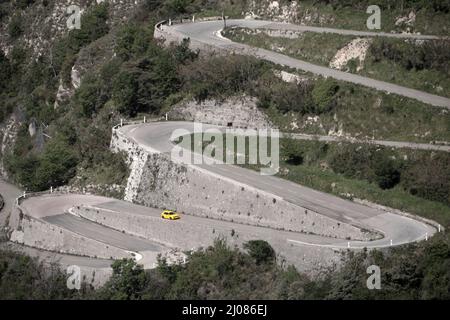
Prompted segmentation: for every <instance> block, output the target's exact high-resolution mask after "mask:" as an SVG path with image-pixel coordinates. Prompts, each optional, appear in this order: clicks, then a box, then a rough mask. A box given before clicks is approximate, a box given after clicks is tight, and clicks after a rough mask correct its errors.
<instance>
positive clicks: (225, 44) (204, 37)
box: [162, 20, 450, 109]
mask: <svg viewBox="0 0 450 320" xmlns="http://www.w3.org/2000/svg"><path fill="white" fill-rule="evenodd" d="M227 26H228V27H234V26H235V27H244V28H252V29H254V28H266V29H274V30H275V29H276V30H294V31H310V32H327V33H335V34H342V35H354V36H384V37H392V38H403V39H406V38H409V39H418V40H424V39H436V37H434V36H425V35H414V34H390V33H376V32H363V31H352V30H339V29H331V28H318V27H306V26H296V25H291V24H285V23H274V22H272V21H263V20H228V21H227ZM223 27H224V23H223V21H204V22H195V23H186V24H178V25H173V26H165V25H163V26H162V28H163V30H164V31H165V32H168V33H171V34H172V35H173V36H175V37H177V38H178V39H183V38H190V39H191V40H195V41H196V42H199V43H202V44H204V45H207V46H210V47H212V48H217V49H221V50H226V51H231V52H239V53H242V54H247V55H253V56H255V57H257V58H260V59H264V60H267V61H270V62H273V63H276V64H280V65H284V66H287V67H291V68H294V69H299V70H303V71H307V72H311V73H314V74H318V75H321V76H324V77H332V78H335V79H337V80H342V81H346V82H351V83H355V84H359V85H363V86H366V87H370V88H374V89H377V90H381V91H385V92H388V93H394V94H398V95H400V96H404V97H408V98H412V99H416V100H419V101H421V102H424V103H426V104H430V105H433V106H437V107H444V108H447V109H450V99H449V98H445V97H441V96H437V95H433V94H430V93H426V92H423V91H419V90H415V89H411V88H406V87H402V86H399V85H396V84H392V83H388V82H384V81H379V80H374V79H370V78H366V77H362V76H359V75H355V74H351V73H348V72H343V71H339V70H335V69H330V68H326V67H322V66H318V65H315V64H312V63H309V62H305V61H302V60H298V59H295V58H291V57H288V56H286V55H283V54H280V53H276V52H273V51H270V50H265V49H261V48H255V47H251V46H248V45H245V44H241V43H236V42H232V41H231V40H229V39H227V38H224V37H223V36H221V30H222V29H223Z"/></svg>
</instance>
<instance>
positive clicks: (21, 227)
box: [10, 206, 132, 259]
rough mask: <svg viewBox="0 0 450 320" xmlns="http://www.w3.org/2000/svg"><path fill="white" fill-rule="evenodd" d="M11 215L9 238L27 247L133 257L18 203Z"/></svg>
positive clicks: (82, 253)
mask: <svg viewBox="0 0 450 320" xmlns="http://www.w3.org/2000/svg"><path fill="white" fill-rule="evenodd" d="M11 217H12V219H10V228H11V229H12V230H11V235H10V240H11V241H12V242H15V243H19V244H23V245H26V246H29V247H33V248H37V249H43V250H48V251H54V252H59V253H66V254H73V255H80V256H86V257H93V258H102V259H111V258H114V259H122V258H132V256H131V254H130V253H127V252H126V251H125V250H123V249H119V248H116V247H113V246H110V245H107V244H104V243H102V242H99V241H96V240H93V239H89V238H86V237H83V236H81V235H79V234H76V233H74V232H71V231H69V230H66V229H64V228H60V227H58V226H56V225H53V224H49V223H47V222H45V221H43V220H40V219H37V218H34V217H31V216H29V215H26V214H24V213H23V211H22V209H20V208H18V207H17V206H16V207H15V208H14V209H13V212H12V214H11Z"/></svg>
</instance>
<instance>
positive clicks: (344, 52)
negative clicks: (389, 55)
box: [330, 38, 371, 71]
mask: <svg viewBox="0 0 450 320" xmlns="http://www.w3.org/2000/svg"><path fill="white" fill-rule="evenodd" d="M370 43H371V40H370V39H366V38H357V39H355V40H353V41H351V42H350V43H349V44H347V45H346V46H345V47H343V48H342V49H340V50H339V51H338V52H337V53H336V55H335V56H334V58H333V59H332V60H331V62H330V68H334V69H339V70H341V69H343V68H344V67H346V66H347V64H348V62H349V61H350V60H357V61H358V66H357V70H356V71H360V70H362V68H363V67H364V60H365V59H366V55H367V50H368V49H369V47H370Z"/></svg>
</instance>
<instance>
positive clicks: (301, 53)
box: [225, 29, 450, 97]
mask: <svg viewBox="0 0 450 320" xmlns="http://www.w3.org/2000/svg"><path fill="white" fill-rule="evenodd" d="M225 35H226V36H227V37H229V38H230V39H232V40H233V41H237V42H242V43H246V44H249V45H252V46H255V47H261V48H265V49H269V50H274V51H278V52H280V53H284V54H286V55H289V56H291V57H294V58H297V59H301V60H305V61H308V62H312V63H315V64H318V65H322V66H326V67H328V66H329V64H330V62H331V60H332V59H333V57H334V55H335V54H336V52H337V51H338V50H339V49H341V48H342V47H344V46H345V45H346V44H347V43H349V42H350V41H352V40H353V39H355V38H356V37H353V36H344V35H336V34H317V33H311V32H305V33H304V34H302V35H301V37H300V38H298V39H288V38H275V37H270V36H268V35H266V34H264V33H258V34H252V32H251V30H250V29H228V30H227V32H226V34H225ZM393 41H398V42H403V40H393ZM408 45H409V46H413V47H414V46H415V45H414V44H412V43H410V44H408ZM280 48H283V49H282V50H280ZM345 71H348V72H352V73H358V74H360V75H363V76H367V77H370V78H373V79H377V80H382V81H387V82H392V83H396V84H399V85H402V86H406V87H410V88H414V89H418V90H423V91H426V92H429V93H432V94H437V95H443V96H447V97H450V77H449V75H448V74H447V73H445V71H437V70H432V69H429V70H421V71H416V70H414V69H412V70H406V69H405V68H403V67H401V66H399V65H398V64H395V63H393V62H392V61H389V60H387V59H384V60H382V61H380V62H374V61H373V59H371V56H370V51H369V52H368V56H367V57H366V61H365V65H364V69H363V70H361V71H360V72H357V71H356V70H352V68H349V69H348V70H345Z"/></svg>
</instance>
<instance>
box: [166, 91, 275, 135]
mask: <svg viewBox="0 0 450 320" xmlns="http://www.w3.org/2000/svg"><path fill="white" fill-rule="evenodd" d="M168 116H169V119H171V120H186V121H194V122H202V123H209V124H215V125H219V126H228V127H235V128H246V129H263V128H270V127H272V124H271V122H270V120H269V118H268V117H267V116H266V114H264V113H263V112H262V111H260V110H259V109H258V107H257V99H256V98H252V97H247V96H240V97H231V98H228V99H226V100H224V101H218V100H205V101H202V102H196V101H188V102H181V103H179V104H177V105H175V106H174V107H172V110H171V111H170V112H169V114H168Z"/></svg>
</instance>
